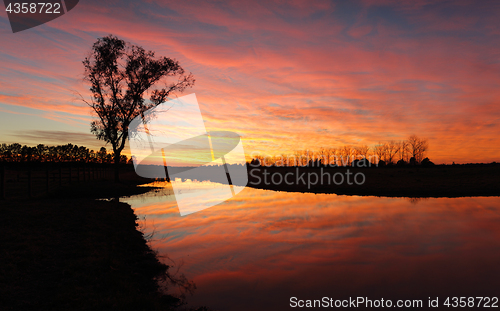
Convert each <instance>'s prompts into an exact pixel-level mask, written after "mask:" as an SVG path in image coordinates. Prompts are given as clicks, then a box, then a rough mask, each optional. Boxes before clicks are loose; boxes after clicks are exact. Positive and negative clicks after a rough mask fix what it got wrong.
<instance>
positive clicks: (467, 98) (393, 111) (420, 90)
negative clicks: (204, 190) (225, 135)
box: [0, 0, 500, 163]
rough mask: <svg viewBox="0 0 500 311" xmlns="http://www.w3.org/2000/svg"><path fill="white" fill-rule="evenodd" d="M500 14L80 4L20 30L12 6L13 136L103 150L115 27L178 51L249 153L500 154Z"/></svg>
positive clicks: (447, 5)
mask: <svg viewBox="0 0 500 311" xmlns="http://www.w3.org/2000/svg"><path fill="white" fill-rule="evenodd" d="M499 13H500V7H499V3H498V2H490V1H484V2H479V3H473V2H465V1H453V2H439V3H434V2H430V1H411V2H408V3H399V2H398V1H377V2H372V1H352V2H351V1H349V2H329V1H328V2H326V1H321V2H310V1H281V0H276V1H260V2H254V1H252V2H243V1H224V2H211V1H203V2H196V3H194V2H191V1H165V2H160V1H148V2H136V1H120V2H106V3H103V2H99V1H81V2H80V3H79V5H78V6H77V7H76V8H75V9H74V10H72V11H71V12H69V13H68V14H66V15H65V16H62V17H61V18H58V19H55V20H53V21H51V22H49V23H47V24H44V25H42V26H39V27H36V28H33V29H29V30H26V31H23V32H19V33H16V34H12V33H11V30H10V25H9V22H8V20H7V15H6V13H5V11H3V10H2V12H1V13H0V29H1V31H0V34H1V36H2V44H1V49H0V66H1V68H2V70H1V71H0V121H1V122H0V131H1V132H2V143H3V142H5V143H14V142H18V143H21V144H28V145H36V144H39V143H44V144H48V145H57V144H66V143H73V144H78V145H85V146H88V147H90V148H92V149H94V150H98V149H99V148H100V147H101V146H102V145H103V143H102V142H100V141H97V140H96V139H95V137H94V136H93V135H92V134H91V133H90V130H89V128H90V127H89V124H90V121H91V120H92V116H91V111H90V108H89V107H87V106H86V105H85V104H84V103H83V102H82V101H81V98H80V95H79V94H81V95H82V96H83V97H85V98H88V96H89V95H90V94H89V91H88V85H86V84H85V82H84V81H83V66H82V60H83V59H84V58H85V57H86V56H87V54H88V53H89V51H90V48H91V46H92V44H93V42H95V40H96V39H97V38H99V37H103V36H106V35H108V34H113V35H116V36H118V37H119V38H122V39H124V40H126V41H128V42H131V43H133V44H137V45H140V46H143V47H144V48H145V49H147V50H153V51H155V52H156V53H157V55H161V56H168V57H172V58H176V59H177V60H179V62H180V64H181V65H182V66H183V68H184V69H186V71H188V72H192V73H193V75H194V77H195V79H196V83H195V86H194V88H192V89H187V90H186V92H185V93H184V94H191V93H196V96H197V98H198V102H199V104H200V108H201V111H202V114H203V118H204V120H205V127H206V129H207V130H208V131H217V130H220V131H233V132H236V133H238V134H239V135H241V136H242V139H243V147H244V149H245V152H246V153H247V154H250V153H252V152H254V151H258V152H262V153H266V154H269V155H280V154H283V153H285V154H286V153H288V154H291V153H293V152H294V151H295V150H298V149H301V150H302V149H319V148H320V147H335V146H341V145H345V144H348V145H353V146H355V145H368V146H373V145H375V144H377V143H378V142H384V141H388V140H401V139H406V138H407V137H408V136H410V135H411V134H417V135H419V136H421V137H425V138H427V139H428V140H429V151H428V156H429V158H431V160H433V161H434V162H435V163H451V162H457V163H468V162H492V161H498V160H499V159H500V156H499V152H500V136H499V133H500V122H499V121H500V105H499V99H500V88H499V85H500V22H499V19H498V16H499ZM179 95H181V94H179ZM124 153H126V154H128V155H130V151H129V150H125V152H124Z"/></svg>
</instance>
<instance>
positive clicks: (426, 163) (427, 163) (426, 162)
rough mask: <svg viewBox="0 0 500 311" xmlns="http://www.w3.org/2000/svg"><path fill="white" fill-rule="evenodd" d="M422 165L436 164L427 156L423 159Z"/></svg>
mask: <svg viewBox="0 0 500 311" xmlns="http://www.w3.org/2000/svg"><path fill="white" fill-rule="evenodd" d="M420 165H422V166H434V163H433V162H432V161H431V160H429V158H425V159H423V160H422V162H421V163H420Z"/></svg>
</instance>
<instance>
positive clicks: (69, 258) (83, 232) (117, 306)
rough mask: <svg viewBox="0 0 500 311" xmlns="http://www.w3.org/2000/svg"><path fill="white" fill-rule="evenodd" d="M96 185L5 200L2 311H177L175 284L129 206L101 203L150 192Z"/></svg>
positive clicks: (0, 230) (0, 234) (0, 237)
mask: <svg viewBox="0 0 500 311" xmlns="http://www.w3.org/2000/svg"><path fill="white" fill-rule="evenodd" d="M136 182H137V180H136V181H133V180H129V181H128V182H124V183H122V184H118V185H117V184H113V183H105V182H96V183H92V184H85V185H79V186H75V185H73V186H71V187H69V186H68V187H64V188H63V189H61V191H58V192H57V193H53V194H51V195H50V196H46V197H42V198H38V199H28V200H2V201H0V211H1V213H2V216H3V217H2V225H1V226H0V245H2V251H1V252H0V293H1V295H0V309H1V310H171V309H173V308H174V306H176V305H177V304H178V303H179V300H178V299H177V298H174V297H172V296H169V295H166V294H163V293H164V292H163V293H162V291H161V290H162V288H160V287H159V286H158V283H157V281H156V280H157V279H165V278H167V276H168V268H169V267H168V266H166V265H164V264H163V263H161V262H160V261H159V260H158V258H157V256H156V254H155V253H154V252H153V251H152V250H151V249H150V248H149V246H148V245H147V242H146V240H145V239H144V237H143V235H142V233H141V232H140V231H138V230H137V224H136V220H137V218H136V215H135V214H134V212H133V210H132V209H131V208H130V206H129V205H127V204H124V203H119V202H117V201H96V200H95V198H98V197H110V196H111V197H112V196H123V195H130V194H135V193H139V192H144V191H148V190H149V189H147V188H142V187H141V188H137V187H135V183H136Z"/></svg>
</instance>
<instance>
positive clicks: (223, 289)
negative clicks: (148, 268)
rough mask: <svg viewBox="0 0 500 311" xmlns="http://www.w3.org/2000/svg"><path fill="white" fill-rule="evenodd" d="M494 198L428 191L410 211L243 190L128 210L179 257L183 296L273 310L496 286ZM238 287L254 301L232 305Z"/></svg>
mask: <svg viewBox="0 0 500 311" xmlns="http://www.w3.org/2000/svg"><path fill="white" fill-rule="evenodd" d="M499 200H500V199H499V198H454V199H449V198H441V199H435V198H431V199H428V200H422V201H420V202H419V203H418V207H419V208H418V209H417V210H415V208H414V205H413V203H411V202H410V201H409V200H407V199H402V198H375V197H356V196H337V195H329V194H318V195H317V194H307V193H306V194H302V193H287V192H274V191H265V190H259V189H252V188H245V189H244V190H243V191H242V192H241V193H240V194H239V195H238V196H236V197H234V198H232V199H230V200H229V201H227V202H224V203H222V204H219V205H217V206H214V207H212V208H210V209H208V210H204V211H200V212H198V213H195V214H192V215H189V216H186V217H180V216H179V215H178V214H176V211H175V210H174V209H172V208H171V207H169V206H170V205H166V206H164V205H162V203H160V202H151V204H150V205H147V204H142V205H141V207H139V208H136V209H135V212H136V213H137V214H138V215H142V214H145V215H148V218H150V219H151V218H154V219H155V225H156V230H157V231H156V232H157V233H158V234H159V235H161V236H162V237H165V240H164V241H162V242H159V243H158V244H156V247H158V248H159V249H160V250H161V251H162V252H165V253H167V254H168V255H169V257H171V258H172V259H174V260H176V259H183V260H184V261H185V266H184V267H183V269H185V273H186V275H187V276H188V277H189V278H193V279H194V281H195V283H196V284H197V286H198V291H197V293H196V294H195V296H194V297H193V298H192V301H193V302H196V303H200V304H210V305H211V306H213V307H220V308H221V309H223V308H226V309H234V308H235V306H238V307H241V308H238V309H241V310H256V309H265V307H267V308H268V309H269V310H273V309H274V310H276V309H279V308H280V307H279V303H281V302H282V301H288V299H289V297H290V296H293V295H299V294H300V295H304V296H307V295H309V296H308V297H311V298H314V297H316V295H318V294H321V295H330V296H332V295H336V297H338V296H340V295H354V294H356V295H374V294H379V295H380V296H381V297H382V296H384V295H385V297H387V296H390V295H393V296H394V295H404V294H408V295H410V297H411V298H414V297H418V296H420V295H430V294H433V295H439V294H440V293H444V292H446V290H447V289H450V290H451V289H453V288H454V289H457V288H458V289H459V290H465V291H469V292H470V293H472V292H474V293H478V292H482V293H483V294H484V293H488V292H491V291H492V290H493V288H497V287H498V285H500V284H499V281H498V279H497V278H496V277H495V276H498V275H499V273H500V268H499V267H498V265H497V264H496V259H497V258H498V257H499V256H500V248H499V247H498V241H499V239H500V226H499V223H500V209H499V208H498V206H499V203H500V201H499ZM162 208H165V209H164V213H162ZM167 215H168V217H165V216H167ZM450 263H452V264H450ZM476 267H480V268H476ZM477 269H479V270H477ZM487 270H488V271H489V273H486V271H487ZM483 272H484V273H483ZM431 276H432V277H431ZM429 278H431V279H432V281H431V279H429ZM436 280H437V281H436ZM446 293H448V292H446ZM448 294H449V293H448ZM248 295H253V296H258V297H259V299H258V300H257V301H255V302H254V303H252V304H249V305H248V306H241V300H240V299H247V298H245V297H248ZM228 297H233V298H228ZM287 297H288V298H287ZM319 297H322V296H319ZM390 297H392V296H390ZM390 297H388V298H390ZM278 298H279V299H278ZM426 299H427V298H426ZM276 300H279V301H276ZM208 302H211V303H208ZM266 302H268V303H269V304H265V303H266ZM245 308H246V309H245Z"/></svg>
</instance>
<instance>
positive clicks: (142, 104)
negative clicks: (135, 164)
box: [82, 35, 194, 181]
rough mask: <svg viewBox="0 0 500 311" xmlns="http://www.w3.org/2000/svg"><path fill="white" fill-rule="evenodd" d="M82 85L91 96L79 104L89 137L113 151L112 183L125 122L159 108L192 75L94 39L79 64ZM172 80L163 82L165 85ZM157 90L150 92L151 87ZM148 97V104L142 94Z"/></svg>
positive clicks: (138, 50) (150, 55)
mask: <svg viewBox="0 0 500 311" xmlns="http://www.w3.org/2000/svg"><path fill="white" fill-rule="evenodd" d="M83 66H84V68H85V79H86V81H88V82H89V83H90V91H91V93H92V96H91V98H90V100H89V101H87V100H85V99H83V97H82V99H83V100H84V101H85V102H86V103H87V104H88V105H89V106H90V107H91V108H92V109H93V111H94V112H95V114H96V116H97V120H95V121H93V122H92V123H91V127H90V128H91V132H92V133H94V134H95V135H96V136H97V138H98V139H100V140H103V141H105V142H107V143H110V144H111V146H112V147H113V154H114V163H115V164H116V170H115V181H118V179H119V177H118V176H119V175H118V164H119V163H120V160H121V152H122V150H123V148H124V147H125V143H126V141H127V138H128V128H129V125H130V122H131V121H132V120H133V119H134V118H135V117H137V116H139V115H143V113H144V112H145V111H146V110H148V109H150V108H153V107H155V106H157V105H159V104H161V103H164V102H165V101H166V100H167V98H168V96H169V95H170V94H171V93H172V92H176V91H178V92H182V91H184V90H185V89H186V88H187V87H191V86H193V84H194V78H193V76H192V74H187V75H186V74H185V72H184V69H183V68H182V67H181V66H180V65H179V62H178V61H176V60H174V59H171V58H168V57H159V58H157V57H156V56H155V53H154V52H153V51H146V50H145V49H143V48H142V47H139V46H137V45H131V44H129V43H126V42H125V41H123V40H121V39H118V38H117V37H115V36H113V35H109V36H106V37H103V38H99V39H98V40H97V41H96V42H95V43H94V45H93V46H92V49H91V52H90V55H89V56H88V57H86V58H85V59H84V60H83ZM169 78H170V79H174V82H168V81H167V79H169ZM159 84H162V85H165V86H164V87H162V88H156V89H152V88H153V87H154V86H156V85H159ZM147 92H150V94H151V95H150V97H149V100H147V99H146V98H145V94H146V93H147Z"/></svg>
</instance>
